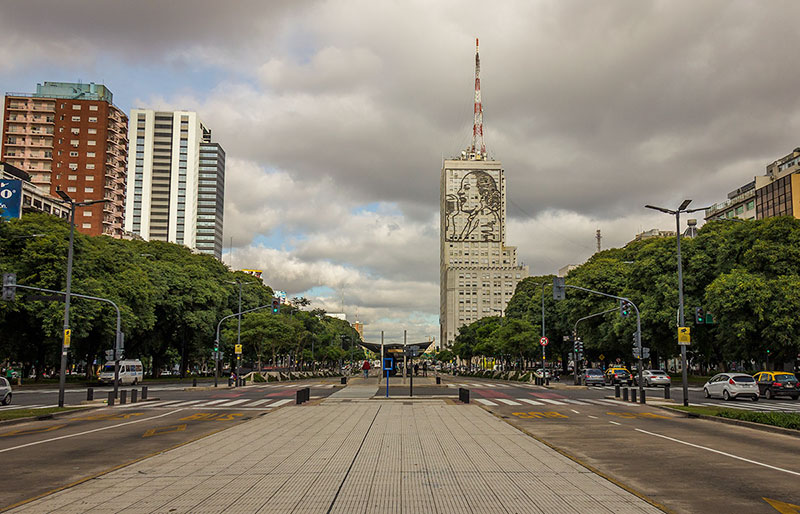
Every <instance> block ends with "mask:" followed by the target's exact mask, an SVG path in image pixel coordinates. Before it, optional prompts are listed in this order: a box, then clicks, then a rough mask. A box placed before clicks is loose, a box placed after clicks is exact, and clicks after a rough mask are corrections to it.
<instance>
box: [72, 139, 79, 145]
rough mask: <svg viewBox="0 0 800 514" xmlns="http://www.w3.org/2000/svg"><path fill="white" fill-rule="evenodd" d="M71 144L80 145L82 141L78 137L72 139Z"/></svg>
mask: <svg viewBox="0 0 800 514" xmlns="http://www.w3.org/2000/svg"><path fill="white" fill-rule="evenodd" d="M69 144H70V145H72V146H78V145H79V144H80V141H78V140H77V139H70V140H69Z"/></svg>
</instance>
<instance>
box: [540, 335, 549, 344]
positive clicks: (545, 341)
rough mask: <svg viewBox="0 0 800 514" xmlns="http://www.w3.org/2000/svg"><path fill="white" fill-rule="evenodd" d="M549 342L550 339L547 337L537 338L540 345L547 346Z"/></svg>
mask: <svg viewBox="0 0 800 514" xmlns="http://www.w3.org/2000/svg"><path fill="white" fill-rule="evenodd" d="M549 342H550V340H549V339H547V338H546V337H543V338H541V339H539V344H540V345H542V346H547V344H548V343H549Z"/></svg>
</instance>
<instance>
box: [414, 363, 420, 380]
mask: <svg viewBox="0 0 800 514" xmlns="http://www.w3.org/2000/svg"><path fill="white" fill-rule="evenodd" d="M417 375H419V363H417V362H415V363H414V376H415V377H416V376H417Z"/></svg>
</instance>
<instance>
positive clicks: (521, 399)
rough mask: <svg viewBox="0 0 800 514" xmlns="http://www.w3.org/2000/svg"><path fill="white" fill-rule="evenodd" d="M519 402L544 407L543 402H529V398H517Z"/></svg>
mask: <svg viewBox="0 0 800 514" xmlns="http://www.w3.org/2000/svg"><path fill="white" fill-rule="evenodd" d="M517 400H519V401H521V402H525V403H529V404H531V405H544V404H543V403H542V402H537V401H536V400H529V399H527V398H517Z"/></svg>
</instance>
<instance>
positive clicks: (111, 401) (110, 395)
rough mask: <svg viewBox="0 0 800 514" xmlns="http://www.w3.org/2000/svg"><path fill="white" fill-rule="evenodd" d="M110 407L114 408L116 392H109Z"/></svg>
mask: <svg viewBox="0 0 800 514" xmlns="http://www.w3.org/2000/svg"><path fill="white" fill-rule="evenodd" d="M108 406H109V407H113V406H114V391H109V392H108Z"/></svg>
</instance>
